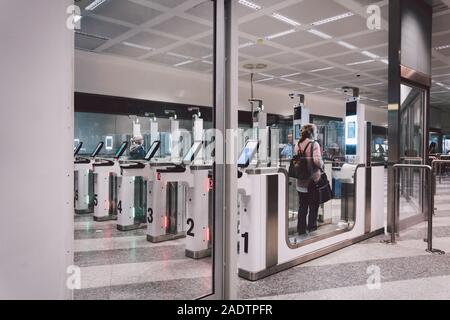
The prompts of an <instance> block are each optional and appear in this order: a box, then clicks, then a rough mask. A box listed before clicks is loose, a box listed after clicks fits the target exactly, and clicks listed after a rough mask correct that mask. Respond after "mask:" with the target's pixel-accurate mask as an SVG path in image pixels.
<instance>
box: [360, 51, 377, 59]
mask: <svg viewBox="0 0 450 320" xmlns="http://www.w3.org/2000/svg"><path fill="white" fill-rule="evenodd" d="M361 53H362V54H363V55H365V56H367V57H369V58H372V59H378V58H379V56H377V55H376V54H375V53H372V52H369V51H362V52H361Z"/></svg>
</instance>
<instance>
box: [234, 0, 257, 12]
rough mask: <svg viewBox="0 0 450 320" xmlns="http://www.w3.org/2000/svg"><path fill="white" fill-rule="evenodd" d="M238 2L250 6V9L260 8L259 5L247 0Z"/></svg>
mask: <svg viewBox="0 0 450 320" xmlns="http://www.w3.org/2000/svg"><path fill="white" fill-rule="evenodd" d="M239 4H242V5H243V6H246V7H247V8H250V9H252V10H261V8H262V7H261V6H260V5H257V4H256V3H253V2H250V1H247V0H239Z"/></svg>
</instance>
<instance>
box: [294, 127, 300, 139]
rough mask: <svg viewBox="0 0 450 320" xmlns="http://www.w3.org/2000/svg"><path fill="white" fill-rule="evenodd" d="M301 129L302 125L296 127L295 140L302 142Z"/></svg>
mask: <svg viewBox="0 0 450 320" xmlns="http://www.w3.org/2000/svg"><path fill="white" fill-rule="evenodd" d="M301 129H302V126H301V125H300V124H296V125H295V137H294V139H295V140H300V134H301V131H302V130H301Z"/></svg>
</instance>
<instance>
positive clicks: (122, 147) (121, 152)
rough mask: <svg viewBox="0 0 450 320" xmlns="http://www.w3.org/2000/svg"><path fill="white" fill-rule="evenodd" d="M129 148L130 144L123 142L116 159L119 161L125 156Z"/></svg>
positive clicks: (115, 156)
mask: <svg viewBox="0 0 450 320" xmlns="http://www.w3.org/2000/svg"><path fill="white" fill-rule="evenodd" d="M127 147H128V142H126V141H124V142H122V144H121V145H120V147H119V149H117V152H116V154H115V155H114V158H115V159H119V158H120V157H121V156H122V155H123V154H124V152H125V150H127Z"/></svg>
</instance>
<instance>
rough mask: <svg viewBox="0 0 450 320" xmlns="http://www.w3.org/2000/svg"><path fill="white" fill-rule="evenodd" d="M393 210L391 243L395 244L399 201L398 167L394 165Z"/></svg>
mask: <svg viewBox="0 0 450 320" xmlns="http://www.w3.org/2000/svg"><path fill="white" fill-rule="evenodd" d="M393 170H394V210H393V212H392V215H391V244H395V230H396V219H395V218H396V215H397V212H398V208H399V205H398V202H399V192H400V190H399V189H400V188H399V183H398V169H397V168H396V167H395V166H394V168H393Z"/></svg>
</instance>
